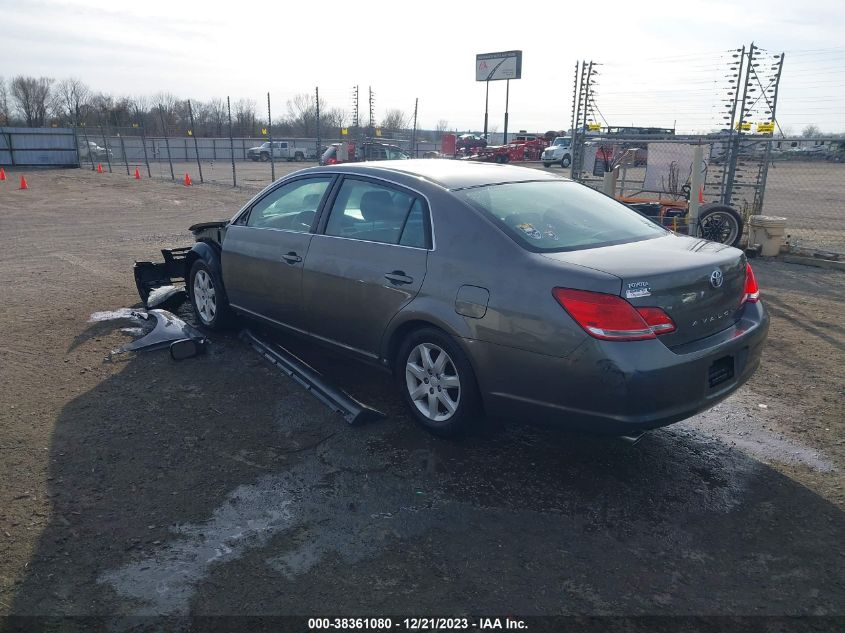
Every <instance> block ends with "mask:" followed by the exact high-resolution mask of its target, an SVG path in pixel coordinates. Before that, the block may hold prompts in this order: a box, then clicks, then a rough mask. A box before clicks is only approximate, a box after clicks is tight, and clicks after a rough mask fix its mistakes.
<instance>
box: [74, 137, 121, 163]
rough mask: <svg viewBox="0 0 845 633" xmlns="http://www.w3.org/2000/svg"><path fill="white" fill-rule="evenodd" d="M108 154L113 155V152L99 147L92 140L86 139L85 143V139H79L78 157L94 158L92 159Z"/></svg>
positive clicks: (104, 156)
mask: <svg viewBox="0 0 845 633" xmlns="http://www.w3.org/2000/svg"><path fill="white" fill-rule="evenodd" d="M106 156H108V157H109V158H111V157H112V156H114V152H112V151H111V150H110V149H106V148H104V147H100V146H99V145H97V144H96V143H95V142H94V141H88V143H87V145H86V143H85V141H80V145H79V157H80V158H89V157H90V158H94V159H98V158H99V159H102V158H106Z"/></svg>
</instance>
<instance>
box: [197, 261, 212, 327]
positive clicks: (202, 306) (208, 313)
mask: <svg viewBox="0 0 845 633" xmlns="http://www.w3.org/2000/svg"><path fill="white" fill-rule="evenodd" d="M194 305H195V306H196V309H197V314H198V315H199V317H200V319H202V322H203V323H205V324H206V325H208V324H210V323H211V322H212V321H214V317H215V315H216V314H217V293H216V292H215V290H214V282H213V281H212V280H211V275H209V274H208V272H207V271H205V270H202V269H200V270H198V271H197V273H196V275H194Z"/></svg>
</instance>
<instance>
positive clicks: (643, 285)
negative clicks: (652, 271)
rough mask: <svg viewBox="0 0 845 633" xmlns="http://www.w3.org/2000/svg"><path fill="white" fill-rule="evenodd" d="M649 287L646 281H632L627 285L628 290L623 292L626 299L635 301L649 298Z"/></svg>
mask: <svg viewBox="0 0 845 633" xmlns="http://www.w3.org/2000/svg"><path fill="white" fill-rule="evenodd" d="M650 296H651V286H649V285H648V282H647V281H632V282H631V283H629V284H628V289H627V290H626V291H625V298H626V299H636V298H637V297H650Z"/></svg>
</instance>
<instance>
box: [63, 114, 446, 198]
mask: <svg viewBox="0 0 845 633" xmlns="http://www.w3.org/2000/svg"><path fill="white" fill-rule="evenodd" d="M76 137H77V140H78V146H79V164H80V166H81V167H88V168H89V169H97V168H98V166H102V168H103V170H104V171H111V172H115V171H123V172H125V173H126V174H128V175H130V176H133V177H134V176H135V174H136V170H137V174H138V176H139V177H141V178H164V179H172V180H180V181H183V182H184V180H185V175H186V174H187V175H188V178H190V181H191V182H194V181H196V182H200V183H205V182H208V183H216V184H221V185H229V186H237V187H245V188H252V189H261V188H263V187H265V186H267V185H268V184H270V183H271V182H273V181H274V180H276V179H278V178H280V177H281V176H284V175H285V174H288V173H290V172H291V171H295V170H297V169H302V168H304V167H308V166H312V165H315V164H317V162H318V161H319V157H320V155H322V153H323V151H324V150H325V149H326V148H327V147H328V146H329V145H331V144H332V143H341V142H349V137H346V138H327V139H319V140H318V139H316V138H295V137H289V138H288V137H286V138H276V137H274V138H273V139H272V142H271V141H270V137H269V136H261V137H250V138H229V137H194V136H192V135H185V136H178V137H176V136H147V135H146V134H145V133H144V130H143V129H142V128H139V127H132V128H114V127H109V128H105V127H103V128H96V129H95V128H85V127H80V128H76ZM367 140H371V141H374V142H379V143H385V144H387V145H394V146H396V147H399V148H400V149H402V150H403V151H404V152H406V153H407V154H408V155H410V156H411V157H419V158H424V157H428V156H430V155H432V154H433V153H434V154H436V153H437V152H439V149H440V143H432V142H426V141H418V142H416V143H412V142H411V141H410V140H409V139H387V138H375V139H367ZM359 142H360V141H359Z"/></svg>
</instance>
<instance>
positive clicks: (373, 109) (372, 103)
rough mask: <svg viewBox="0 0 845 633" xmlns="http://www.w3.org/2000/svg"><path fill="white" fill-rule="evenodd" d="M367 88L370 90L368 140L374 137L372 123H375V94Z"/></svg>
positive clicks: (373, 125)
mask: <svg viewBox="0 0 845 633" xmlns="http://www.w3.org/2000/svg"><path fill="white" fill-rule="evenodd" d="M369 88H370V125H369V127H370V138H372V137H374V136H375V135H376V133H375V124H374V121H375V118H376V117H375V112H376V110H375V105H374V104H375V101H374V98H375V93H374V92H373V87H372V86H370V87H369Z"/></svg>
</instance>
